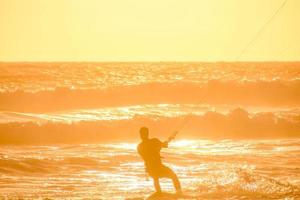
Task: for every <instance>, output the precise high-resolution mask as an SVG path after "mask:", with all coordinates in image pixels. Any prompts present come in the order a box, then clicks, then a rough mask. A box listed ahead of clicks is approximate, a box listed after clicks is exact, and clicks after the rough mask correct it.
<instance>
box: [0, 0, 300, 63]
mask: <svg viewBox="0 0 300 200" xmlns="http://www.w3.org/2000/svg"><path fill="white" fill-rule="evenodd" d="M282 2H283V0H247V1H240V0H210V1H208V0H186V1H182V0H179V1H173V0H164V1H159V0H152V1H146V0H124V1H120V0H111V1H104V0H87V1H72V0H51V1H46V0H26V1H18V0H0V28H1V31H0V44H1V48H0V60H2V61H67V60H69V61H161V60H163V61H166V60H168V61H170V60H175V61H182V60H183V61H216V60H226V61H228V60H234V59H235V58H236V56H237V55H238V54H239V53H240V52H241V51H242V49H243V48H244V47H245V46H246V44H247V43H248V42H249V41H250V40H251V39H252V38H253V37H254V35H255V34H256V33H257V32H258V30H259V29H260V28H261V27H262V26H263V24H264V23H265V22H266V21H268V19H269V18H270V16H272V14H273V13H274V12H275V11H276V9H278V7H279V6H280V5H281V4H282ZM299 8H300V1H297V0H289V1H288V2H287V5H286V6H285V7H284V9H282V11H281V13H279V15H278V16H277V17H276V18H275V19H274V21H272V22H271V23H270V24H269V25H268V27H267V29H266V30H265V31H264V33H263V34H262V35H261V36H260V37H259V38H258V39H257V41H256V42H255V44H254V45H253V46H252V47H250V48H249V50H248V51H247V52H246V53H245V55H244V56H243V57H242V58H241V60H299V58H300V54H299V53H298V52H300V49H299V45H297V44H299V42H300V39H299V37H298V36H299V35H300V26H299V25H298V23H299V20H300V14H299V12H298V11H299Z"/></svg>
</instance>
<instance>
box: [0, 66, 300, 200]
mask: <svg viewBox="0 0 300 200" xmlns="http://www.w3.org/2000/svg"><path fill="white" fill-rule="evenodd" d="M141 126H147V127H149V128H150V132H151V137H158V138H160V139H162V140H163V139H166V138H167V137H168V136H169V135H170V134H171V133H172V132H173V131H175V130H178V129H180V130H181V132H180V134H179V135H178V137H177V138H176V140H175V141H174V142H172V143H171V144H170V148H168V149H164V150H163V157H164V162H165V163H166V164H167V165H168V166H170V167H171V168H172V169H174V170H175V171H176V173H177V174H178V176H179V178H180V180H181V182H182V186H183V189H184V191H185V193H187V194H190V195H192V196H195V198H198V199H285V200H294V199H300V192H299V191H300V189H299V186H300V176H299V174H300V167H299V166H300V160H299V159H300V155H299V154H300V140H299V138H300V134H299V133H300V63H297V62H290V63H175V62H173V63H0V199H45V198H50V199H139V198H140V199H142V198H145V197H147V196H149V195H150V194H151V193H152V192H153V186H152V181H151V180H146V179H147V178H146V177H145V173H144V167H143V163H142V161H141V159H140V158H139V156H138V155H137V153H136V145H137V143H138V130H139V128H140V127H141ZM162 187H163V188H164V190H166V191H170V192H171V191H173V189H172V184H171V182H170V180H162Z"/></svg>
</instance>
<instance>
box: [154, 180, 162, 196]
mask: <svg viewBox="0 0 300 200" xmlns="http://www.w3.org/2000/svg"><path fill="white" fill-rule="evenodd" d="M153 183H154V187H155V190H156V192H157V193H161V188H160V184H159V178H158V177H153Z"/></svg>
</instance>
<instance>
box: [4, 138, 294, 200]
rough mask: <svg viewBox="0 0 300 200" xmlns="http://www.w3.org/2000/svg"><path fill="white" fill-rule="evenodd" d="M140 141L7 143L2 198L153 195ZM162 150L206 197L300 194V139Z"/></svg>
mask: <svg viewBox="0 0 300 200" xmlns="http://www.w3.org/2000/svg"><path fill="white" fill-rule="evenodd" d="M136 145H137V144H136V143H109V144H86V145H52V146H1V147H0V149H1V151H0V152H1V153H0V194H1V195H0V198H29V199H31V198H54V199H57V198H59V199H61V198H64V199H84V198H89V199H90V198H91V199H126V198H137V197H146V196H148V195H150V194H151V193H152V192H153V186H152V181H151V180H146V177H145V174H144V168H143V163H142V160H141V159H140V158H139V156H138V155H137V153H136ZM162 155H163V157H164V162H165V163H166V164H167V165H168V166H170V167H171V168H172V169H174V170H175V172H176V173H177V174H178V176H179V178H180V181H181V182H182V186H183V190H184V191H185V193H187V194H191V195H194V196H197V197H199V199H299V198H300V167H299V166H300V140H299V139H292V140H222V141H212V140H180V141H174V142H173V143H171V145H170V148H169V149H164V150H163V151H162ZM161 185H162V188H163V190H165V191H173V188H172V184H171V182H170V180H167V179H166V180H165V179H163V180H162V184H161Z"/></svg>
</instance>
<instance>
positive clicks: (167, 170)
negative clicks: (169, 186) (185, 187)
mask: <svg viewBox="0 0 300 200" xmlns="http://www.w3.org/2000/svg"><path fill="white" fill-rule="evenodd" d="M164 171H165V177H167V178H170V179H172V182H173V185H174V188H175V190H176V192H177V193H180V194H181V193H182V191H181V185H180V182H179V179H178V177H177V175H176V174H175V172H174V171H173V170H172V169H170V168H169V167H166V166H165V170H164Z"/></svg>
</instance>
